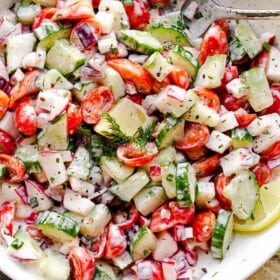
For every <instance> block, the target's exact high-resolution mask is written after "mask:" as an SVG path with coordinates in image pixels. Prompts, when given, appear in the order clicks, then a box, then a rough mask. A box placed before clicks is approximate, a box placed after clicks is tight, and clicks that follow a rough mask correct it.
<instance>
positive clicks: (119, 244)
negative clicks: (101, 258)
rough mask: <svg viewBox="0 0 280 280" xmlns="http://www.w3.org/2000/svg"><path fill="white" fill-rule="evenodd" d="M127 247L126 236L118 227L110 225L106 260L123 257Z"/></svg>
mask: <svg viewBox="0 0 280 280" xmlns="http://www.w3.org/2000/svg"><path fill="white" fill-rule="evenodd" d="M126 246H127V241H126V236H125V234H124V233H123V232H122V231H121V230H120V228H119V227H118V226H117V225H114V224H112V223H110V225H109V229H108V234H107V243H106V247H105V258H107V259H112V258H116V257H118V256H120V255H122V254H123V252H124V251H125V249H126Z"/></svg>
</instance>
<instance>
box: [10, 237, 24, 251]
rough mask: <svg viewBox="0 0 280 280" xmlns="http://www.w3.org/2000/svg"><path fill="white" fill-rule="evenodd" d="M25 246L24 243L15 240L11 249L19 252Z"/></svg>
mask: <svg viewBox="0 0 280 280" xmlns="http://www.w3.org/2000/svg"><path fill="white" fill-rule="evenodd" d="M23 245H24V242H23V241H21V240H19V239H17V238H15V239H14V240H13V242H12V243H11V247H12V248H14V249H16V250H19V249H20V248H21V247H22V246H23Z"/></svg>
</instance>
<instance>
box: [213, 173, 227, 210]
mask: <svg viewBox="0 0 280 280" xmlns="http://www.w3.org/2000/svg"><path fill="white" fill-rule="evenodd" d="M229 182H230V177H226V176H225V175H224V174H223V173H221V174H219V176H218V177H217V178H216V180H215V190H216V198H217V199H218V201H219V202H220V204H221V206H222V208H223V209H226V210H231V201H230V200H229V199H227V198H226V197H225V196H224V194H223V189H224V188H225V186H226V185H227V184H228V183H229Z"/></svg>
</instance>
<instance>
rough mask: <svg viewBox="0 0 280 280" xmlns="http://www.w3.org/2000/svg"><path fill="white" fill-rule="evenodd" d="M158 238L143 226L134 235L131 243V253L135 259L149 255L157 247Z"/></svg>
mask: <svg viewBox="0 0 280 280" xmlns="http://www.w3.org/2000/svg"><path fill="white" fill-rule="evenodd" d="M156 242H157V239H156V237H155V235H154V234H153V233H152V232H151V231H150V230H149V229H148V228H147V227H141V228H139V230H138V231H137V233H136V234H135V235H134V236H133V239H132V243H131V248H130V251H131V254H132V257H133V259H134V260H139V259H144V258H146V257H148V256H149V255H150V254H151V253H152V252H153V250H154V249H155V248H156Z"/></svg>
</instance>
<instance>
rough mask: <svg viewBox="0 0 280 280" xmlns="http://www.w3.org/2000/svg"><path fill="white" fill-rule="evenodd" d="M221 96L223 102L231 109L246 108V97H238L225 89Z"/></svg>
mask: <svg viewBox="0 0 280 280" xmlns="http://www.w3.org/2000/svg"><path fill="white" fill-rule="evenodd" d="M220 97H221V98H220V100H221V102H222V104H223V105H224V106H225V108H226V109H227V110H229V111H236V110H238V109H240V108H244V107H245V105H246V104H247V99H246V98H245V97H241V98H236V97H234V96H233V95H232V94H230V93H228V92H227V91H223V92H222V93H221V94H220Z"/></svg>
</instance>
